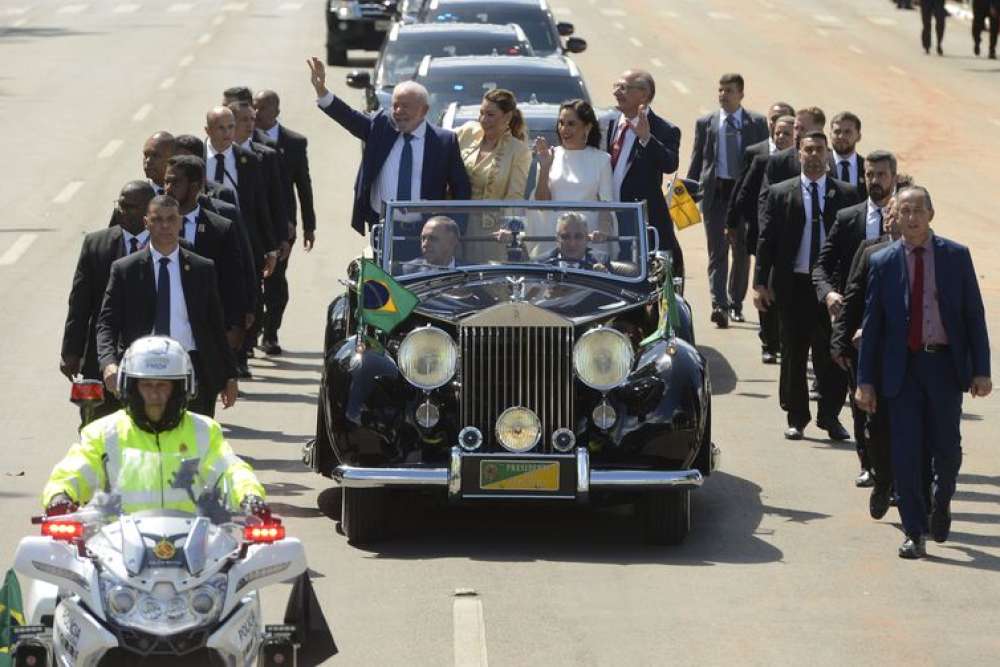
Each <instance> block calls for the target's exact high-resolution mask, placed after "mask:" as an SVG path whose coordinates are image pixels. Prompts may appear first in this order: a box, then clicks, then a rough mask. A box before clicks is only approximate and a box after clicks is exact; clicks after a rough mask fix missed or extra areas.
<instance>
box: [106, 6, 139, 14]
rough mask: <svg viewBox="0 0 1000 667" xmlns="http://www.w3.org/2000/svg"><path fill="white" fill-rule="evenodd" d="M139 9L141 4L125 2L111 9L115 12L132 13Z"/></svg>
mask: <svg viewBox="0 0 1000 667" xmlns="http://www.w3.org/2000/svg"><path fill="white" fill-rule="evenodd" d="M138 9H139V5H134V4H129V3H124V4H121V5H118V6H117V7H115V8H114V9H112V10H111V11H112V12H113V13H115V14H131V13H133V12H135V11H136V10H138Z"/></svg>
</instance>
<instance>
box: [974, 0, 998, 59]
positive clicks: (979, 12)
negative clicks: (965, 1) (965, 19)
mask: <svg viewBox="0 0 1000 667" xmlns="http://www.w3.org/2000/svg"><path fill="white" fill-rule="evenodd" d="M987 19H988V20H989V22H990V31H989V34H990V53H996V50H997V32H998V29H1000V0H972V41H974V42H975V43H976V46H979V41H980V38H981V35H982V32H983V30H985V29H986V21H987Z"/></svg>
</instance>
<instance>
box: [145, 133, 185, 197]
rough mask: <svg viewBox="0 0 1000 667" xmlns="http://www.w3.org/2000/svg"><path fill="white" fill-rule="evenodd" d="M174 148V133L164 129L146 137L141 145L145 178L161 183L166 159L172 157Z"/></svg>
mask: <svg viewBox="0 0 1000 667" xmlns="http://www.w3.org/2000/svg"><path fill="white" fill-rule="evenodd" d="M176 148H177V141H176V140H175V139H174V135H172V134H170V133H169V132H166V131H164V130H161V131H159V132H156V133H155V134H153V135H152V136H151V137H149V139H146V143H144V144H143V145H142V170H143V171H144V172H145V173H146V178H148V179H149V180H151V181H153V182H154V183H156V184H157V185H163V174H164V173H165V172H166V170H167V160H169V159H170V158H171V157H173V155H174V150H176Z"/></svg>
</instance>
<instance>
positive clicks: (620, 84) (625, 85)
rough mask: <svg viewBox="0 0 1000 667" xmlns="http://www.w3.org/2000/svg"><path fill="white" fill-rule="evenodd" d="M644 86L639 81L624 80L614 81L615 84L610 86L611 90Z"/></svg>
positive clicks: (639, 88) (638, 88) (635, 88)
mask: <svg viewBox="0 0 1000 667" xmlns="http://www.w3.org/2000/svg"><path fill="white" fill-rule="evenodd" d="M645 89H646V87H645V86H643V85H642V84H641V83H626V82H624V81H616V82H615V85H613V86H612V87H611V90H613V91H619V90H645Z"/></svg>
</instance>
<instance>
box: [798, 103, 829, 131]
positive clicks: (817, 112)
mask: <svg viewBox="0 0 1000 667" xmlns="http://www.w3.org/2000/svg"><path fill="white" fill-rule="evenodd" d="M795 115H796V116H809V118H811V119H812V122H813V123H814V124H815V125H816V126H817V127H823V126H824V125H826V114H825V113H823V110H822V109H820V108H819V107H805V108H803V109H799V111H798V113H796V114H795Z"/></svg>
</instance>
